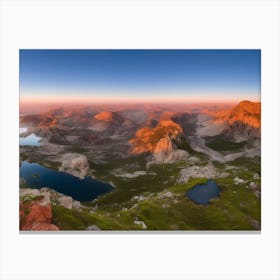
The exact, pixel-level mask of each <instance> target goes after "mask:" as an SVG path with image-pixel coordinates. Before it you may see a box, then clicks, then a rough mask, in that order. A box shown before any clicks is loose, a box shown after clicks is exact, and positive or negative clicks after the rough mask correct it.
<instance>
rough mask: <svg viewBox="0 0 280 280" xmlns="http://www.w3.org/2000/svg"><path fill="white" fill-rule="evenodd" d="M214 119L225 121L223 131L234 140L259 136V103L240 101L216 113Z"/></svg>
mask: <svg viewBox="0 0 280 280" xmlns="http://www.w3.org/2000/svg"><path fill="white" fill-rule="evenodd" d="M215 117H216V121H224V122H226V128H225V130H224V131H223V133H224V134H225V135H227V136H231V137H233V138H235V139H236V140H246V139H249V138H252V137H253V138H260V136H261V103H260V102H250V101H241V102H240V103H238V104H237V106H235V107H234V108H233V109H232V110H228V111H221V112H217V113H216V116H215Z"/></svg>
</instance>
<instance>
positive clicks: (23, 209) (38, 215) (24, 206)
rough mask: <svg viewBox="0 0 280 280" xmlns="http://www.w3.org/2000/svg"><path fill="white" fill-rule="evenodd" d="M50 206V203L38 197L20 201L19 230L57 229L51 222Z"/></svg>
mask: <svg viewBox="0 0 280 280" xmlns="http://www.w3.org/2000/svg"><path fill="white" fill-rule="evenodd" d="M51 221H52V208H51V204H50V203H46V202H44V201H43V202H42V201H40V200H39V199H38V200H36V201H31V202H21V203H20V229H21V230H59V228H58V227H57V226H55V225H53V224H52V223H51Z"/></svg>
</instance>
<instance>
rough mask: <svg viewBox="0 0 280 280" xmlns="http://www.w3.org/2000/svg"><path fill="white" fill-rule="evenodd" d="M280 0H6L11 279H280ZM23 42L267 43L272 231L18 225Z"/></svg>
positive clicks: (5, 153)
mask: <svg viewBox="0 0 280 280" xmlns="http://www.w3.org/2000/svg"><path fill="white" fill-rule="evenodd" d="M279 31H280V30H279V2H278V1H270V0H263V1H262V0H260V1H253V0H251V1H250V0H248V1H225V0H224V1H212V0H207V1H161V2H160V1H150V2H148V1H131V2H130V1H103V2H101V1H100V2H99V1H25V0H20V1H13V0H10V1H8V0H6V1H2V2H1V100H0V102H1V103H0V106H1V112H0V113H1V119H0V121H1V134H0V135H1V152H0V157H1V158H0V160H1V175H0V179H1V194H0V195H1V197H0V199H1V204H0V207H1V244H0V245H1V246H0V248H1V249H0V250H1V268H0V271H1V274H0V275H1V277H2V279H29V280H32V279H254V280H257V279H279V277H280V273H279V263H280V258H279V236H280V232H279V221H280V217H279V202H280V201H279V186H280V184H279V159H280V157H279V143H280V141H279V140H280V139H279V111H280V110H279V109H280V108H279V83H278V80H279V76H280V75H279V74H280V73H279V64H278V62H279V47H280V46H279V34H280V32H279ZM20 48H71V49H75V48H89V49H90V48H186V49H191V48H194V49H196V48H204V49H206V48H219V49H221V48H230V49H235V48H242V49H243V48H254V49H261V50H262V113H263V114H262V172H263V173H262V233H261V234H245V235H243V234H211V235H210V234H209V235H206V234H196V235H195V234H178V235H165V234H151V235H149V234H145V235H140V234H139V235H130V234H125V235H122V234H115V235H101V234H99V235H89V234H87V235H81V234H79V235H78V234H73V235H67V234H60V235H51V234H48V235H45V234H40V235H34V234H32V235H26V234H19V232H18V129H17V128H18V50H19V49H20Z"/></svg>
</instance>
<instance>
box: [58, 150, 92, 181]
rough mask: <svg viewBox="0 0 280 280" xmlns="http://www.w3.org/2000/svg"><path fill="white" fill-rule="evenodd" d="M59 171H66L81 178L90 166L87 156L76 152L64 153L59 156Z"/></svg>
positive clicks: (86, 173)
mask: <svg viewBox="0 0 280 280" xmlns="http://www.w3.org/2000/svg"><path fill="white" fill-rule="evenodd" d="M61 162H62V164H61V167H60V168H59V171H63V172H67V173H69V174H71V175H73V176H76V177H79V178H81V179H83V178H84V177H85V176H86V175H88V173H89V171H90V168H89V163H88V160H87V158H86V157H85V156H84V155H81V154H78V153H66V154H64V155H63V156H62V158H61Z"/></svg>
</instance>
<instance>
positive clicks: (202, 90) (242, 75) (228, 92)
mask: <svg viewBox="0 0 280 280" xmlns="http://www.w3.org/2000/svg"><path fill="white" fill-rule="evenodd" d="M260 77H261V51H260V50H20V96H21V99H24V100H25V101H26V100H30V101H32V100H37V101H38V100H42V101H44V100H51V99H60V100H64V99H65V100H68V101H69V100H71V99H73V100H82V99H85V100H92V101H93V102H94V101H98V102H102V101H104V102H109V101H113V102H114V101H115V102H117V101H120V102H121V101H128V102H129V101H130V100H132V101H133V100H137V101H143V102H145V101H155V100H158V101H164V100H167V101H168V100H169V101H172V100H174V101H180V100H196V99H197V100H204V101H208V100H227V101H231V100H238V99H249V100H256V99H260V87H261V85H260V83H261V78H260Z"/></svg>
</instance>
